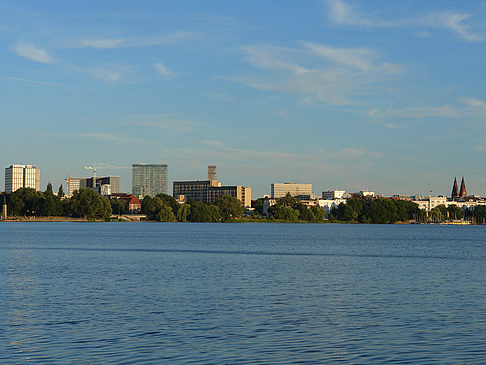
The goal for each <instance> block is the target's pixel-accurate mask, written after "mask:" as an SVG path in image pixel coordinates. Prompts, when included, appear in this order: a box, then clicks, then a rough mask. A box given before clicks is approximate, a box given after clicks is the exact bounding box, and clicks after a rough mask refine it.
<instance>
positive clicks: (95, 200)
mask: <svg viewBox="0 0 486 365" xmlns="http://www.w3.org/2000/svg"><path fill="white" fill-rule="evenodd" d="M70 208H71V213H72V215H73V216H74V217H83V218H88V219H94V218H102V219H106V218H109V217H110V216H111V205H110V202H109V200H108V199H107V198H106V197H104V196H101V195H99V194H98V193H97V192H96V191H94V190H92V189H89V188H81V189H79V190H77V191H75V192H74V193H73V197H72V198H71V207H70Z"/></svg>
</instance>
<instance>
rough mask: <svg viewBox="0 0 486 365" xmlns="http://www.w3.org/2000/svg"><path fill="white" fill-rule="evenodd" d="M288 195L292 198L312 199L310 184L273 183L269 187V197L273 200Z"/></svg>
mask: <svg viewBox="0 0 486 365" xmlns="http://www.w3.org/2000/svg"><path fill="white" fill-rule="evenodd" d="M287 194H290V195H291V196H293V197H301V198H306V199H312V198H314V194H313V193H312V184H297V183H288V182H286V183H275V184H272V185H271V197H272V198H273V199H278V198H283V197H284V196H285V195H287Z"/></svg>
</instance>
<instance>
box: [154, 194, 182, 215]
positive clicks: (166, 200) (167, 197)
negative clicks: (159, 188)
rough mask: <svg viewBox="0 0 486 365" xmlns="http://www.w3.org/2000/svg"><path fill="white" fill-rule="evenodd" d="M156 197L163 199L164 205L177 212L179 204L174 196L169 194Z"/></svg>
mask: <svg viewBox="0 0 486 365" xmlns="http://www.w3.org/2000/svg"><path fill="white" fill-rule="evenodd" d="M156 197H158V198H160V199H162V201H163V202H164V203H166V204H167V205H168V206H169V207H171V208H172V211H173V212H175V211H176V210H177V208H178V205H179V203H178V202H177V200H175V198H174V197H173V196H170V195H167V194H157V195H156Z"/></svg>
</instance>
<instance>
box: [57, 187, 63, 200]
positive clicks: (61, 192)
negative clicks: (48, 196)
mask: <svg viewBox="0 0 486 365" xmlns="http://www.w3.org/2000/svg"><path fill="white" fill-rule="evenodd" d="M57 196H58V197H59V198H64V190H63V188H62V184H61V185H59V190H58V191H57Z"/></svg>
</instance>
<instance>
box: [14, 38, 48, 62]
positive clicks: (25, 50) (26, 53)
mask: <svg viewBox="0 0 486 365" xmlns="http://www.w3.org/2000/svg"><path fill="white" fill-rule="evenodd" d="M12 52H13V53H15V54H16V55H18V56H20V57H24V58H27V59H29V60H31V61H35V62H41V63H47V64H53V63H54V59H53V58H52V57H51V56H50V55H49V53H48V52H47V51H46V50H44V49H41V48H38V47H36V46H34V45H33V44H30V43H23V42H18V43H16V44H15V45H14V46H13V47H12Z"/></svg>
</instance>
